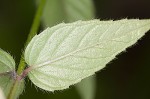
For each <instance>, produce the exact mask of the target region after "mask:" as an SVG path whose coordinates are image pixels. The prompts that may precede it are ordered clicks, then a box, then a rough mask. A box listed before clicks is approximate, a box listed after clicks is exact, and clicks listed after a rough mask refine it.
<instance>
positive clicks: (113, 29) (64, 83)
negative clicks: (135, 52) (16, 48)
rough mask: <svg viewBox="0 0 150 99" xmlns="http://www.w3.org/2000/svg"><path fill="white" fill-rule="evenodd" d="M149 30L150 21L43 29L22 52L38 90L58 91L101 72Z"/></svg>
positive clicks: (105, 22) (136, 20)
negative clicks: (30, 68)
mask: <svg viewBox="0 0 150 99" xmlns="http://www.w3.org/2000/svg"><path fill="white" fill-rule="evenodd" d="M149 29H150V20H138V19H130V20H127V19H123V20H118V21H112V20H110V21H99V20H92V21H77V22H74V23H69V24H65V23H62V24H59V25H57V26H54V27H52V28H47V29H46V30H45V31H43V32H42V33H41V34H39V35H36V36H35V37H34V38H33V39H32V41H31V42H30V43H29V45H28V46H27V48H26V50H25V61H26V62H27V64H28V65H29V66H32V68H33V69H32V70H31V71H30V73H29V78H30V79H31V81H32V82H33V83H34V84H35V85H36V86H38V87H40V88H42V89H45V90H48V91H54V90H62V89H66V88H68V87H69V86H70V85H73V84H75V83H78V82H80V81H81V80H82V79H84V78H86V77H88V76H90V75H93V74H94V73H95V72H96V71H99V70H101V69H102V68H104V67H105V66H106V64H107V63H108V62H110V61H111V60H112V59H114V58H115V56H116V55H117V54H119V53H120V52H122V51H124V50H125V49H126V48H127V47H129V46H131V45H133V44H135V43H136V42H137V40H138V39H140V38H141V37H142V36H143V35H144V34H145V32H147V31H148V30H149Z"/></svg>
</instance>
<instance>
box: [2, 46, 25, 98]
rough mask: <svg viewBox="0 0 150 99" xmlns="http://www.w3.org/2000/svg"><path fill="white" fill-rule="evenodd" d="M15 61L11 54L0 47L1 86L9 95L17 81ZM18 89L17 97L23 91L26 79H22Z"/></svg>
mask: <svg viewBox="0 0 150 99" xmlns="http://www.w3.org/2000/svg"><path fill="white" fill-rule="evenodd" d="M15 76H16V74H15V61H14V59H13V58H12V56H11V55H9V54H8V53H7V52H5V51H3V50H1V49H0V87H1V88H2V90H3V92H4V94H5V96H6V97H7V96H8V94H9V92H10V90H11V87H12V86H13V83H14V82H15ZM18 86H21V87H17V89H16V93H17V94H16V95H15V99H16V98H17V97H18V96H19V95H20V94H21V93H22V91H23V88H24V81H23V80H22V81H20V83H19V84H18Z"/></svg>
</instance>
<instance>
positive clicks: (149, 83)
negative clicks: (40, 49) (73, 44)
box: [0, 0, 150, 99]
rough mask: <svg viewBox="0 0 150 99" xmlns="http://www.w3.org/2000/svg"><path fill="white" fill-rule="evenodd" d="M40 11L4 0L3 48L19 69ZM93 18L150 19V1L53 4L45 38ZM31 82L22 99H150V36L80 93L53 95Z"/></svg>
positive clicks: (22, 1) (52, 0)
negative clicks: (60, 28) (65, 26)
mask: <svg viewBox="0 0 150 99" xmlns="http://www.w3.org/2000/svg"><path fill="white" fill-rule="evenodd" d="M66 2H67V3H66ZM70 2H71V3H70ZM72 2H73V3H72ZM37 5H38V0H0V48H2V49H4V50H6V51H7V52H10V53H11V54H12V55H13V56H14V57H15V60H16V62H17V63H18V62H19V59H20V55H21V52H22V51H23V47H24V42H25V41H26V39H27V35H28V33H29V31H30V27H31V24H32V20H33V18H34V14H35V11H36V8H37ZM62 5H63V6H62ZM61 7H62V8H63V9H62V8H61ZM72 7H73V8H72ZM80 8H81V9H82V10H80ZM74 9H76V10H75V11H74ZM62 10H65V11H64V12H63V11H62ZM64 13H65V14H64ZM93 18H97V19H101V20H109V19H115V20H117V19H122V18H140V19H148V18H149V19H150V0H93V1H92V0H47V4H46V7H45V10H44V12H43V16H42V20H41V21H42V24H41V26H40V29H39V32H40V31H42V30H43V29H45V28H46V27H48V26H49V27H50V26H53V25H56V24H58V23H60V22H72V21H75V20H79V19H82V20H88V19H93ZM26 81H27V82H26V88H25V91H24V92H23V94H22V95H21V96H20V98H19V99H27V98H28V99H33V98H34V99H70V98H71V99H83V98H84V99H150V32H148V33H147V34H146V35H145V36H144V37H143V38H142V39H141V40H139V42H138V43H137V44H136V45H135V46H134V47H132V48H128V49H127V52H125V53H122V54H120V55H118V56H117V59H115V60H113V61H112V62H111V63H109V64H108V65H107V66H106V68H105V69H103V70H101V71H99V72H97V73H96V75H95V76H94V77H92V78H90V79H88V80H87V81H85V82H84V81H83V83H82V82H81V84H80V85H77V87H76V86H71V87H70V88H69V89H67V90H64V91H56V92H54V93H52V92H45V91H43V90H41V89H39V88H37V87H35V86H34V85H33V84H31V82H30V80H28V79H26ZM88 95H91V96H88ZM86 96H87V97H86Z"/></svg>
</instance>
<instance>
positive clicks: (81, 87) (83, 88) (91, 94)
mask: <svg viewBox="0 0 150 99" xmlns="http://www.w3.org/2000/svg"><path fill="white" fill-rule="evenodd" d="M76 87H77V90H78V92H79V94H80V95H81V99H95V89H96V79H95V77H94V76H90V77H88V78H86V79H83V81H81V82H80V83H79V84H77V85H76Z"/></svg>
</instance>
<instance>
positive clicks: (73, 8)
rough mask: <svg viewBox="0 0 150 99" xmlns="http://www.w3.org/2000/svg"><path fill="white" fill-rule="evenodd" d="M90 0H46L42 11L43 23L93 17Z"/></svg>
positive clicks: (49, 23)
mask: <svg viewBox="0 0 150 99" xmlns="http://www.w3.org/2000/svg"><path fill="white" fill-rule="evenodd" d="M94 13H95V12H94V6H93V1H92V0H47V3H46V5H45V9H44V13H43V25H44V26H46V27H50V26H53V25H55V24H58V23H60V22H72V21H76V20H88V19H92V18H94Z"/></svg>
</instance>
